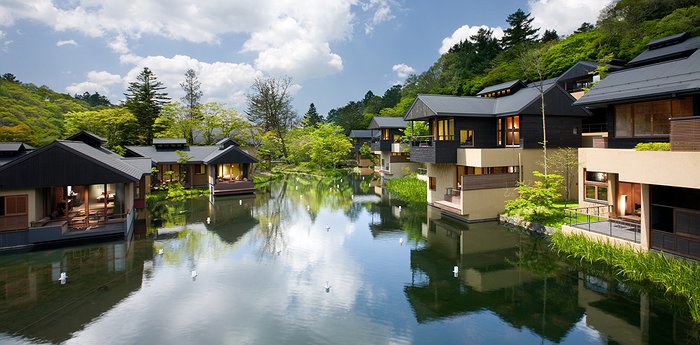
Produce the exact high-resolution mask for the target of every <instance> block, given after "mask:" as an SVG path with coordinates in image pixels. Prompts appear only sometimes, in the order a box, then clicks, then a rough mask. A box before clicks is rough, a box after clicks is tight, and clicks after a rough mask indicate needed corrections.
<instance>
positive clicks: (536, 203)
mask: <svg viewBox="0 0 700 345" xmlns="http://www.w3.org/2000/svg"><path fill="white" fill-rule="evenodd" d="M533 175H535V177H536V178H538V179H539V180H537V181H535V183H534V184H533V185H532V186H528V185H527V184H525V183H519V185H518V187H517V190H518V194H519V195H520V196H519V197H518V198H517V199H513V200H508V201H506V214H507V215H509V216H518V217H521V218H522V219H524V220H526V221H528V222H533V223H539V224H545V225H546V224H554V223H557V222H558V221H559V220H560V219H561V217H562V213H561V211H560V210H559V209H557V208H556V207H555V206H554V204H555V201H557V200H559V198H560V194H559V188H560V187H561V184H562V177H561V176H560V175H556V174H548V175H545V174H542V173H541V172H539V171H534V172H533Z"/></svg>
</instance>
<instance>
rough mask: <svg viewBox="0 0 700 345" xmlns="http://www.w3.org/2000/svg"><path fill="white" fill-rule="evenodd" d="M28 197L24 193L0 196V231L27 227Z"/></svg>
mask: <svg viewBox="0 0 700 345" xmlns="http://www.w3.org/2000/svg"><path fill="white" fill-rule="evenodd" d="M28 199H29V196H28V195H26V194H24V195H7V196H2V197H0V231H6V230H20V229H26V228H27V225H28V213H29V212H28V211H29V210H28V203H27V200H28Z"/></svg>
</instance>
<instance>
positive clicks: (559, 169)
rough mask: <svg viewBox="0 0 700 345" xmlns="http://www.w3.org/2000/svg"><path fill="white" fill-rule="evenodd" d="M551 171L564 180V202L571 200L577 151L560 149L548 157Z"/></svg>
mask: <svg viewBox="0 0 700 345" xmlns="http://www.w3.org/2000/svg"><path fill="white" fill-rule="evenodd" d="M549 162H550V165H551V167H552V171H553V172H554V173H555V174H557V175H560V176H563V178H564V191H565V195H566V200H571V184H572V181H574V180H575V179H576V178H577V176H578V149H576V148H574V147H562V148H560V149H558V150H554V151H553V152H552V154H551V156H550V161H549Z"/></svg>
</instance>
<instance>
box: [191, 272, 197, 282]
mask: <svg viewBox="0 0 700 345" xmlns="http://www.w3.org/2000/svg"><path fill="white" fill-rule="evenodd" d="M195 279H197V271H195V270H192V280H195Z"/></svg>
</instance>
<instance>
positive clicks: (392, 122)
mask: <svg viewBox="0 0 700 345" xmlns="http://www.w3.org/2000/svg"><path fill="white" fill-rule="evenodd" d="M367 128H368V129H379V128H406V121H404V120H403V118H400V117H391V116H375V117H373V118H372V121H370V123H369V126H368V127H367Z"/></svg>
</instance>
